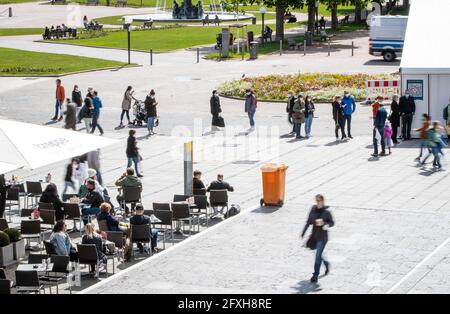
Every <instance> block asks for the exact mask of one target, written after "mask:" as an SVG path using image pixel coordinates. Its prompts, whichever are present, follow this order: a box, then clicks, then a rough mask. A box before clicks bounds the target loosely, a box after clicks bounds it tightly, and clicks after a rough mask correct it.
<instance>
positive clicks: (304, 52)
mask: <svg viewBox="0 0 450 314" xmlns="http://www.w3.org/2000/svg"><path fill="white" fill-rule="evenodd" d="M303 55H304V56H306V39H305V40H304V41H303Z"/></svg>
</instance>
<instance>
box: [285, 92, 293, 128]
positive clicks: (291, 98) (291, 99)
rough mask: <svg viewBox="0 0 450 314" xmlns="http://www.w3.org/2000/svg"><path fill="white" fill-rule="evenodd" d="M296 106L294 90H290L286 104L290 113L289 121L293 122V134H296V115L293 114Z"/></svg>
mask: <svg viewBox="0 0 450 314" xmlns="http://www.w3.org/2000/svg"><path fill="white" fill-rule="evenodd" d="M294 106H295V95H294V92H292V91H289V93H288V99H287V104H286V112H287V114H288V122H289V123H290V124H292V132H291V134H295V124H294V117H293V116H292V114H293V113H294Z"/></svg>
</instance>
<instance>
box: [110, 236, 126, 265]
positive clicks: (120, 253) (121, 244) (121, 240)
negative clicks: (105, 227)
mask: <svg viewBox="0 0 450 314" xmlns="http://www.w3.org/2000/svg"><path fill="white" fill-rule="evenodd" d="M106 238H107V239H108V241H110V242H112V243H114V245H115V247H116V252H115V253H116V254H117V258H118V259H119V258H122V261H125V251H124V249H125V242H126V239H125V237H124V233H123V232H122V231H106Z"/></svg>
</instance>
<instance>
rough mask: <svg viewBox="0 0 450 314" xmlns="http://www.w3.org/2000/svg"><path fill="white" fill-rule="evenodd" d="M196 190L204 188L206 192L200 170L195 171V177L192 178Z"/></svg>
mask: <svg viewBox="0 0 450 314" xmlns="http://www.w3.org/2000/svg"><path fill="white" fill-rule="evenodd" d="M192 183H193V188H194V191H195V190H197V192H198V191H200V190H204V191H205V192H206V187H205V184H204V183H203V181H202V172H201V171H199V170H195V171H194V178H193V180H192Z"/></svg>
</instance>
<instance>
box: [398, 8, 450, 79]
mask: <svg viewBox="0 0 450 314" xmlns="http://www.w3.org/2000/svg"><path fill="white" fill-rule="evenodd" d="M449 12H450V1H448V0H445V1H442V0H414V1H411V9H410V12H409V19H408V27H407V29H406V38H405V45H404V48H403V55H402V62H401V65H400V67H401V69H402V73H404V74H450V57H449V52H450V40H449V38H450V19H449Z"/></svg>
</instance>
